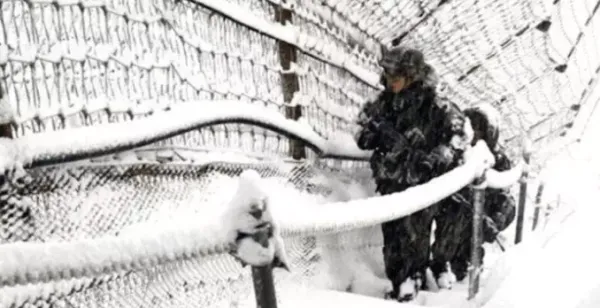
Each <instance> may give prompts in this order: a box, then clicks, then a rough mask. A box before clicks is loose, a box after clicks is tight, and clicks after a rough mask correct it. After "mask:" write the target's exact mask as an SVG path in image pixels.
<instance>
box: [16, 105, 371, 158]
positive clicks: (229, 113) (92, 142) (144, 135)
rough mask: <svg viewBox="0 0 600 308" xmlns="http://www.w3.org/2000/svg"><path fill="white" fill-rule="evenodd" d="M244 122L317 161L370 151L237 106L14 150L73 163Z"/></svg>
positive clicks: (199, 108)
mask: <svg viewBox="0 0 600 308" xmlns="http://www.w3.org/2000/svg"><path fill="white" fill-rule="evenodd" d="M229 122H237V123H240V122H244V123H252V124H256V125H258V126H262V127H265V128H269V129H272V130H275V131H279V132H282V133H285V134H288V135H291V136H294V137H297V138H299V139H301V140H303V141H305V142H306V143H307V145H308V146H312V147H314V148H315V149H316V150H317V152H319V153H321V154H322V156H324V157H328V156H333V157H348V158H355V159H361V158H366V157H369V155H370V152H366V151H362V150H360V149H358V147H357V146H356V144H355V143H354V142H353V143H347V144H340V143H338V142H336V143H333V144H332V142H331V141H328V140H326V139H324V138H322V137H321V136H319V135H318V134H317V133H315V132H314V131H313V130H312V129H310V127H309V126H308V125H305V124H304V125H303V124H301V123H297V122H295V121H293V120H288V119H286V118H284V116H283V115H282V114H280V113H279V112H277V111H274V110H271V109H267V108H265V107H259V106H256V105H250V104H245V103H243V102H239V101H193V102H187V103H181V104H178V105H176V106H172V107H171V108H170V110H168V111H164V112H157V113H155V114H153V115H152V116H149V117H146V118H143V119H138V120H136V121H132V122H121V123H107V124H99V125H95V126H91V127H80V128H76V129H70V130H68V131H48V132H44V133H39V134H32V135H27V136H24V137H22V138H19V139H16V140H15V143H16V144H17V145H16V147H17V148H21V147H25V148H28V149H29V153H28V154H29V156H31V159H32V160H33V164H34V165H45V164H49V163H55V162H64V161H66V160H75V159H78V158H82V157H87V156H91V155H96V156H98V155H103V154H107V153H113V152H118V151H122V150H129V149H133V148H136V147H140V146H144V145H148V144H151V143H153V142H156V141H159V140H162V139H165V138H168V137H172V136H175V135H178V134H181V133H183V132H186V131H190V130H192V129H198V128H200V127H203V126H209V125H213V124H221V123H229ZM346 139H347V138H346Z"/></svg>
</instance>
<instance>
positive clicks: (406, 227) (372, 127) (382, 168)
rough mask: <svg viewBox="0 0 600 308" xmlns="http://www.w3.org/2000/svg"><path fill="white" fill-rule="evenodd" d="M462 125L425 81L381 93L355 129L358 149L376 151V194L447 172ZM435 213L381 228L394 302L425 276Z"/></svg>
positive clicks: (373, 164)
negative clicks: (405, 286) (411, 280)
mask: <svg viewBox="0 0 600 308" xmlns="http://www.w3.org/2000/svg"><path fill="white" fill-rule="evenodd" d="M464 123H465V118H464V116H463V115H462V113H461V112H460V110H459V109H458V107H456V106H455V105H452V104H446V105H442V104H441V103H440V102H438V101H437V99H436V93H435V86H434V85H431V84H427V83H426V82H424V81H416V82H413V83H412V84H411V85H410V86H409V87H407V88H405V89H404V90H402V91H401V92H399V93H397V94H394V93H392V92H388V91H384V92H382V93H381V94H380V95H379V97H378V98H377V100H376V101H374V102H369V103H367V104H366V105H365V107H364V109H363V111H362V113H361V115H360V119H359V123H358V124H359V125H360V126H361V131H360V132H359V135H358V136H357V137H358V138H357V144H358V146H359V147H360V148H362V149H365V150H374V153H373V155H372V157H371V159H370V164H371V169H372V171H373V177H374V179H375V183H376V185H377V191H378V192H379V193H380V194H382V195H387V194H391V193H395V192H401V191H404V190H405V189H407V188H409V187H412V186H415V185H419V184H423V183H425V182H428V181H429V180H431V179H432V178H434V177H436V176H439V175H441V174H443V173H445V172H447V171H448V170H449V169H450V167H451V166H453V163H454V162H456V161H457V160H458V159H459V158H460V157H461V155H462V149H454V148H453V147H452V146H450V140H451V138H452V137H453V136H455V135H460V136H462V135H463V134H464V132H463V127H464ZM399 206H402V205H399ZM435 212H436V208H435V206H432V207H429V208H427V209H424V210H422V211H419V212H417V213H414V214H413V215H411V216H408V217H403V218H400V219H397V220H394V221H389V222H386V223H384V224H383V225H382V230H383V240H384V247H383V254H384V260H385V267H386V273H387V276H388V278H389V279H390V280H391V281H392V284H393V286H394V292H393V294H392V296H393V297H394V298H397V295H398V288H399V285H400V284H401V283H402V282H403V281H404V280H405V279H406V278H408V277H413V276H415V275H417V274H421V275H423V274H424V271H425V269H426V267H427V265H428V262H429V254H430V249H429V247H430V234H431V223H432V220H433V217H434V215H435ZM422 277H425V276H424V275H423V276H422Z"/></svg>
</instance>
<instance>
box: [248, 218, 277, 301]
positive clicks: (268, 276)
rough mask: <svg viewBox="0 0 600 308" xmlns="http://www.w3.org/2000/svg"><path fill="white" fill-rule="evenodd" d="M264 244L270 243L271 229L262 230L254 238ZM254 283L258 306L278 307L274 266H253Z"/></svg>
mask: <svg viewBox="0 0 600 308" xmlns="http://www.w3.org/2000/svg"><path fill="white" fill-rule="evenodd" d="M254 239H255V240H256V241H257V242H259V243H260V244H261V245H263V246H265V247H266V246H267V245H268V244H269V231H268V230H266V229H265V230H262V231H260V232H258V233H257V234H256V236H255V238H254ZM252 283H253V284H254V296H255V297H256V307H257V308H277V296H276V295H275V283H274V282H273V266H272V265H271V264H269V265H265V266H253V267H252Z"/></svg>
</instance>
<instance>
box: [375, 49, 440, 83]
mask: <svg viewBox="0 0 600 308" xmlns="http://www.w3.org/2000/svg"><path fill="white" fill-rule="evenodd" d="M379 65H380V66H381V67H382V68H383V73H384V75H386V76H393V77H408V78H410V79H412V80H422V79H424V78H425V77H426V76H427V75H428V74H429V73H430V71H431V67H429V65H427V64H426V63H425V57H424V56H423V53H422V52H421V51H419V50H416V49H412V48H406V47H400V46H397V47H393V48H391V49H383V50H382V57H381V61H380V62H379Z"/></svg>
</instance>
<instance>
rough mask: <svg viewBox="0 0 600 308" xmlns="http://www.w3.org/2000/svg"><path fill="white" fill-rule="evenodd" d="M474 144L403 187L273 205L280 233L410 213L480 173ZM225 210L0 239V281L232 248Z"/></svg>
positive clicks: (87, 274)
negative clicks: (124, 228) (67, 234)
mask: <svg viewBox="0 0 600 308" xmlns="http://www.w3.org/2000/svg"><path fill="white" fill-rule="evenodd" d="M472 151H473V153H474V154H473V155H469V160H468V161H467V162H466V163H465V164H464V165H462V166H460V167H457V168H456V169H454V170H452V171H450V172H448V173H446V174H444V175H442V176H440V177H438V178H435V179H433V180H431V181H430V182H428V183H426V184H423V185H420V186H417V187H413V188H410V189H408V190H406V191H404V192H401V193H396V194H392V195H387V196H383V197H374V198H369V199H366V200H357V201H350V202H338V203H329V204H321V205H316V204H302V207H293V206H289V204H287V203H286V204H284V205H285V206H286V211H274V214H273V215H274V217H275V220H276V221H277V222H278V224H279V225H280V226H281V231H282V233H283V234H284V235H294V234H323V233H329V232H343V231H347V230H351V229H357V228H361V227H365V226H369V225H374V224H379V223H381V222H384V221H388V220H392V219H397V218H400V217H403V216H406V215H410V214H412V213H414V212H416V211H419V210H421V209H423V208H426V207H427V206H429V205H431V204H434V203H436V202H438V201H440V200H442V199H443V198H446V197H448V196H449V195H451V194H453V193H455V192H456V191H458V190H460V189H461V188H462V187H464V186H466V185H468V184H469V183H471V182H472V181H473V180H474V179H475V178H478V177H480V176H481V175H482V174H483V172H484V171H485V169H486V168H488V167H489V166H490V160H489V156H490V155H491V154H489V150H488V149H487V147H485V145H484V144H483V143H480V144H478V145H477V146H475V147H474V148H473V149H472ZM274 208H277V205H274ZM287 209H289V210H287ZM223 213H224V212H219V211H216V212H207V213H205V215H203V216H202V217H203V218H202V220H201V221H198V222H197V223H194V225H193V226H185V225H181V224H178V225H177V226H175V227H173V228H172V229H166V230H165V229H163V230H161V231H158V232H157V231H151V230H146V231H144V232H139V233H137V232H134V233H133V234H130V235H128V234H127V233H126V234H123V235H121V236H119V237H104V238H100V239H95V240H83V241H73V242H58V243H32V242H29V243H11V244H5V245H1V246H0V273H2V275H1V276H0V287H16V286H23V285H25V284H28V283H43V282H49V281H55V280H70V279H74V278H76V279H83V278H92V277H95V276H99V275H109V274H111V273H114V272H124V271H130V270H134V269H139V268H148V267H149V266H154V265H158V264H163V263H166V262H171V261H175V260H187V259H191V258H196V257H199V256H202V255H210V254H215V253H223V252H226V251H230V249H231V248H232V247H233V244H234V240H235V233H232V232H231V230H230V229H231V228H233V227H236V228H237V226H228V225H227V224H225V225H224V224H223V221H222V217H223V216H221V215H223ZM225 213H226V212H225ZM317 213H318V214H317ZM315 214H317V215H315ZM154 229H158V228H154ZM133 235H135V236H133Z"/></svg>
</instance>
